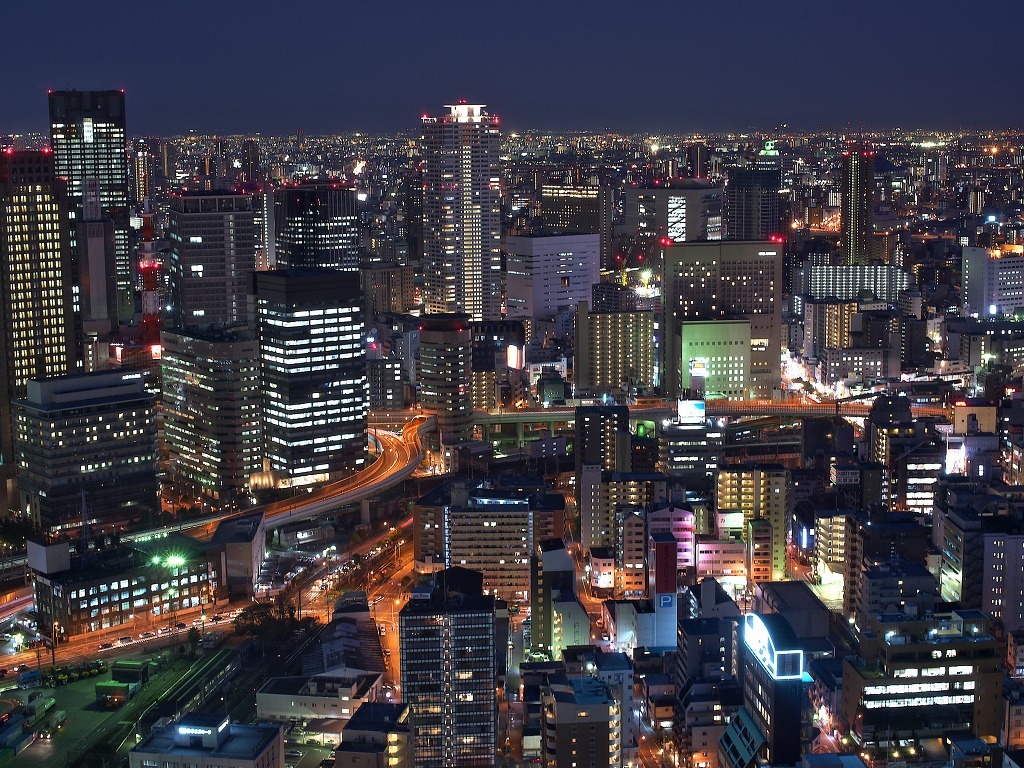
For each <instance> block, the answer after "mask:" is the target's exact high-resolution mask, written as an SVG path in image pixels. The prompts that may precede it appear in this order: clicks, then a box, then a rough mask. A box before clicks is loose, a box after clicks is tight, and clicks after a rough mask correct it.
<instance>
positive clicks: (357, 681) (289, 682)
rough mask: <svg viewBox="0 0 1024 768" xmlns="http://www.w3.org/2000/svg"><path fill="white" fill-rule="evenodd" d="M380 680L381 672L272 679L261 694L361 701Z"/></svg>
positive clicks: (264, 685)
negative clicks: (349, 698)
mask: <svg viewBox="0 0 1024 768" xmlns="http://www.w3.org/2000/svg"><path fill="white" fill-rule="evenodd" d="M379 679H380V673H379V672H370V673H364V674H351V675H329V674H325V675H314V676H313V677H310V676H308V675H295V676H291V677H272V678H270V679H269V680H267V682H266V683H264V684H263V687H262V688H260V690H259V692H260V693H267V694H274V695H283V696H315V697H317V698H324V699H337V698H339V697H340V696H346V697H351V698H355V699H361V698H363V697H364V696H366V695H367V694H368V693H369V692H370V690H371V689H372V688H373V686H374V684H375V683H376V682H377V681H378V680H379Z"/></svg>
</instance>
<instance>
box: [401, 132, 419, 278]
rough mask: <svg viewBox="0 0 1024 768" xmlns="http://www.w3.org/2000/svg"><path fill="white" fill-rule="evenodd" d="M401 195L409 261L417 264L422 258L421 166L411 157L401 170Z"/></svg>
mask: <svg viewBox="0 0 1024 768" xmlns="http://www.w3.org/2000/svg"><path fill="white" fill-rule="evenodd" d="M410 151H411V150H410ZM401 194H402V211H403V213H404V214H405V241H406V243H407V244H408V246H409V260H410V261H412V262H417V261H420V260H421V259H422V258H423V164H422V163H419V162H416V161H415V160H414V159H412V158H411V157H410V159H409V164H408V165H407V166H405V168H404V169H403V174H402V181H401Z"/></svg>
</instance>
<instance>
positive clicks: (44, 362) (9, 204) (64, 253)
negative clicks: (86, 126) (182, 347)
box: [0, 150, 75, 492]
mask: <svg viewBox="0 0 1024 768" xmlns="http://www.w3.org/2000/svg"><path fill="white" fill-rule="evenodd" d="M69 216H70V211H69V208H68V203H67V199H66V190H65V188H64V185H63V184H62V183H61V182H60V181H58V179H57V178H56V177H55V173H54V159H53V154H52V153H50V152H47V151H42V150H40V151H13V150H12V151H10V152H7V151H5V152H3V153H0V254H3V258H2V259H0V291H2V298H3V301H2V302H0V345H2V347H0V354H2V359H3V365H2V369H3V374H2V375H0V461H2V465H3V466H5V467H7V468H9V469H8V471H7V472H6V473H4V472H3V470H0V477H3V479H4V482H5V484H6V483H11V481H12V480H13V469H14V464H15V457H14V422H13V418H12V415H11V401H12V400H15V399H17V398H20V397H24V396H25V393H26V391H27V389H26V387H27V384H28V381H29V380H30V379H36V378H42V377H44V376H61V375H64V374H67V373H70V372H72V371H73V370H74V369H75V319H74V316H73V314H72V307H73V304H74V302H73V298H72V270H73V259H72V252H71V245H70V240H69V231H68V227H69ZM5 490H6V491H7V492H12V491H13V488H5Z"/></svg>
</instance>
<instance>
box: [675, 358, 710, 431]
mask: <svg viewBox="0 0 1024 768" xmlns="http://www.w3.org/2000/svg"><path fill="white" fill-rule="evenodd" d="M690 375H691V376H692V375H693V362H692V361H691V363H690ZM701 375H703V374H701ZM676 412H677V413H678V414H679V423H680V424H704V423H705V422H706V421H707V415H706V413H705V406H704V401H703V400H677V401H676Z"/></svg>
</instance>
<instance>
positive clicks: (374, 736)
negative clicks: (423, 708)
mask: <svg viewBox="0 0 1024 768" xmlns="http://www.w3.org/2000/svg"><path fill="white" fill-rule="evenodd" d="M411 739H412V733H411V727H410V725H409V705H408V704H384V703H380V702H376V703H369V702H367V703H363V704H362V705H361V706H360V707H359V709H357V710H356V711H355V714H353V715H352V717H351V718H349V719H348V721H347V722H346V723H345V725H344V726H343V727H342V730H341V743H340V744H339V745H338V746H337V747H336V748H335V750H334V768H412V766H413V763H412V747H411Z"/></svg>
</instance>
